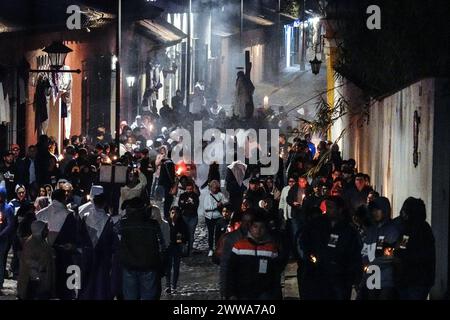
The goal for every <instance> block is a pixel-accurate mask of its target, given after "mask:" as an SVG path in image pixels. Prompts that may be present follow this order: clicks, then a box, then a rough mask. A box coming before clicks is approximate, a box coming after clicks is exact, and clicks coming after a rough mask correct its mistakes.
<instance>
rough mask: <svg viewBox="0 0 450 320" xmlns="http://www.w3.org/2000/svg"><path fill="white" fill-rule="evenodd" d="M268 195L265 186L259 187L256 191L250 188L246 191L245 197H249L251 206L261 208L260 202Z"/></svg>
mask: <svg viewBox="0 0 450 320" xmlns="http://www.w3.org/2000/svg"><path fill="white" fill-rule="evenodd" d="M265 197H266V193H265V191H264V189H263V188H258V189H257V190H255V191H252V190H250V189H248V190H247V191H245V193H244V199H247V201H248V203H249V205H250V208H253V209H257V208H259V202H260V201H261V200H264V199H265Z"/></svg>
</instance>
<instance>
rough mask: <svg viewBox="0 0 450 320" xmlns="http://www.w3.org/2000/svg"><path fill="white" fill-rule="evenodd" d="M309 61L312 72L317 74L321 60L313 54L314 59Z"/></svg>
mask: <svg viewBox="0 0 450 320" xmlns="http://www.w3.org/2000/svg"><path fill="white" fill-rule="evenodd" d="M309 63H310V64H311V71H312V73H313V74H319V71H320V65H321V64H322V61H320V60H318V59H317V56H314V60H310V61H309Z"/></svg>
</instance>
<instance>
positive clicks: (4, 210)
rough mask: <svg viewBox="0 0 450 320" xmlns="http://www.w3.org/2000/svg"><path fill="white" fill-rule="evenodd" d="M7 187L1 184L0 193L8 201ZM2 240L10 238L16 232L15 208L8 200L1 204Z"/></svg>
mask: <svg viewBox="0 0 450 320" xmlns="http://www.w3.org/2000/svg"><path fill="white" fill-rule="evenodd" d="M6 194H7V193H6V189H5V188H4V187H3V186H0V195H2V197H3V201H6ZM0 212H1V215H2V217H1V219H0V240H4V239H9V237H10V236H11V235H12V234H13V233H14V209H13V207H11V206H10V205H9V204H7V203H6V202H4V203H2V204H0Z"/></svg>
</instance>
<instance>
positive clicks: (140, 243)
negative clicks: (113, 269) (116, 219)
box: [119, 208, 161, 271]
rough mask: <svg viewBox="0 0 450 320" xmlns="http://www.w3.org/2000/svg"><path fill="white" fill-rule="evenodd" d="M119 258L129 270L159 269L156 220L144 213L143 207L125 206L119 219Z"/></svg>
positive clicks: (157, 225)
mask: <svg viewBox="0 0 450 320" xmlns="http://www.w3.org/2000/svg"><path fill="white" fill-rule="evenodd" d="M120 233H121V236H122V237H121V241H120V247H119V251H120V260H121V262H122V265H123V266H124V267H125V268H127V269H130V270H136V271H155V270H159V269H160V265H161V255H160V242H159V240H160V238H159V237H160V235H161V230H160V227H159V224H158V222H157V221H155V220H152V219H151V218H150V216H148V215H146V211H145V208H127V211H126V215H125V217H124V218H122V220H121V221H120Z"/></svg>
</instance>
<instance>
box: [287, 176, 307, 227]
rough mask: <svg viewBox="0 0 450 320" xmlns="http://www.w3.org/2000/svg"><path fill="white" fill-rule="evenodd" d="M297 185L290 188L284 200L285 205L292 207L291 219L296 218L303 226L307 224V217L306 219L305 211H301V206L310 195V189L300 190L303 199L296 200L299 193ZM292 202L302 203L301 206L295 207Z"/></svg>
mask: <svg viewBox="0 0 450 320" xmlns="http://www.w3.org/2000/svg"><path fill="white" fill-rule="evenodd" d="M299 189H300V187H299V185H298V184H295V185H294V186H292V188H291V189H289V193H288V196H287V198H286V201H287V203H288V204H289V205H290V206H291V207H292V209H291V210H292V217H293V218H296V219H297V220H298V221H299V223H300V224H301V225H304V224H305V223H306V222H307V217H306V212H305V210H303V209H304V208H303V204H305V203H304V200H305V199H306V198H307V197H308V195H309V194H310V193H311V190H310V188H306V189H304V190H302V192H303V194H304V195H305V197H304V198H303V200H301V199H297V198H298V193H299ZM294 202H300V203H302V205H301V206H299V207H296V206H294Z"/></svg>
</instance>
